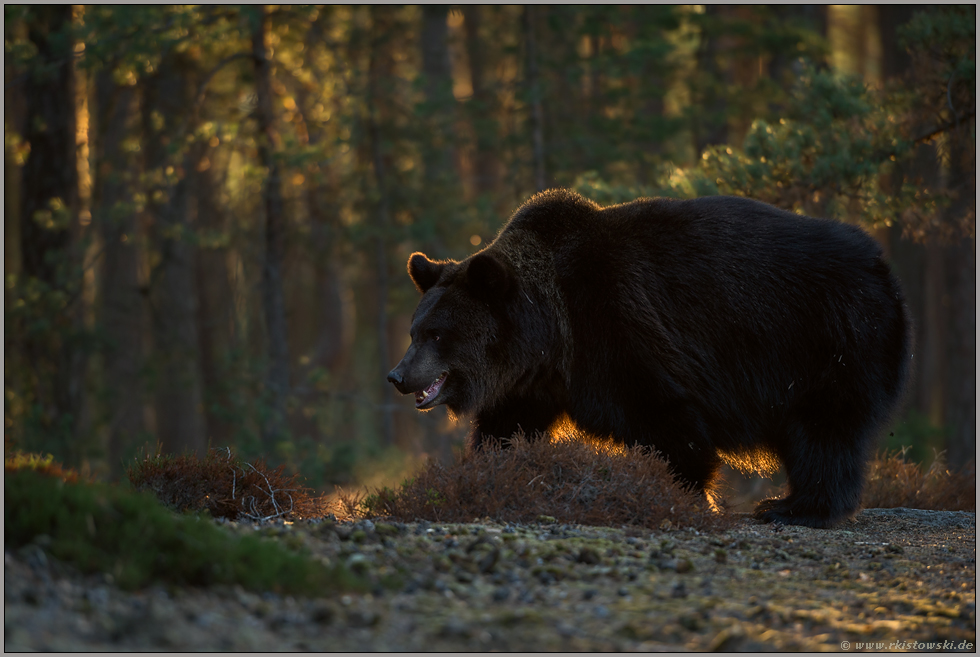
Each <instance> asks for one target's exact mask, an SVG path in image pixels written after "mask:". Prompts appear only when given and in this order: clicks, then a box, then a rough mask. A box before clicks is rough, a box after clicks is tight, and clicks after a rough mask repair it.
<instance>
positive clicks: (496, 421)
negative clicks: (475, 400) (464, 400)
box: [469, 399, 561, 450]
mask: <svg viewBox="0 0 980 657" xmlns="http://www.w3.org/2000/svg"><path fill="white" fill-rule="evenodd" d="M560 414H561V409H559V408H556V407H554V406H552V405H549V404H546V403H543V402H541V401H540V400H534V399H514V400H508V401H507V402H505V403H503V404H499V405H497V406H495V407H494V408H492V409H487V410H484V411H481V412H479V413H477V415H476V419H475V420H474V421H473V431H472V432H471V433H470V438H469V444H470V446H471V448H472V449H477V450H479V449H482V448H483V446H484V445H485V444H486V443H487V442H488V441H490V440H493V439H495V438H499V439H501V440H502V441H503V445H504V446H505V447H506V446H507V441H508V440H509V439H510V438H511V437H513V435H514V434H515V433H518V432H523V434H524V436H525V437H527V438H529V439H532V440H533V439H535V438H538V437H539V436H541V435H544V434H546V433H547V432H548V429H550V428H551V425H553V424H554V423H555V420H557V419H558V416H559V415H560Z"/></svg>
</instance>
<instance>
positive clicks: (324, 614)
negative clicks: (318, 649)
mask: <svg viewBox="0 0 980 657" xmlns="http://www.w3.org/2000/svg"><path fill="white" fill-rule="evenodd" d="M336 617H337V609H336V608H335V607H334V606H333V605H331V604H329V603H327V602H325V601H323V600H319V601H317V602H316V603H315V604H314V605H313V609H312V610H311V611H310V618H311V619H312V620H313V622H314V623H319V624H320V625H329V624H330V623H331V622H332V621H333V619H334V618H336Z"/></svg>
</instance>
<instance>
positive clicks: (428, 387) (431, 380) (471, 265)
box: [388, 251, 516, 415]
mask: <svg viewBox="0 0 980 657" xmlns="http://www.w3.org/2000/svg"><path fill="white" fill-rule="evenodd" d="M408 273H409V276H411V278H412V280H413V281H414V282H415V285H416V287H417V288H418V289H419V291H420V292H421V293H422V298H421V300H420V301H419V305H418V307H417V308H416V309H415V314H414V315H413V316H412V328H411V330H410V334H411V338H412V343H411V345H409V347H408V351H407V352H406V353H405V356H404V358H402V360H401V362H400V363H398V365H397V366H395V369H393V370H392V371H391V372H390V373H389V374H388V381H390V382H391V383H393V384H394V385H395V387H396V388H397V389H398V391H399V392H401V393H402V394H409V393H414V394H415V406H416V408H418V409H420V410H429V409H431V408H433V407H434V406H437V405H439V404H446V405H447V406H448V407H449V410H450V411H451V412H452V413H453V414H456V415H460V414H464V413H469V412H472V411H474V410H476V407H477V406H479V405H481V404H483V403H485V402H486V401H487V400H488V399H492V398H493V397H494V396H495V394H496V393H497V390H496V388H497V387H499V385H500V384H501V383H502V382H501V381H500V378H499V377H498V376H494V375H493V374H492V373H495V372H498V371H499V370H500V369H501V367H500V365H501V363H500V360H501V358H506V355H505V354H504V353H503V352H502V351H501V349H502V347H501V343H502V341H503V339H504V338H505V337H506V335H507V334H508V331H509V326H510V322H509V320H508V305H509V303H510V301H511V299H512V298H513V296H514V291H515V287H516V281H515V279H514V276H513V274H512V273H511V271H510V270H509V268H508V267H507V265H506V264H505V263H503V262H501V261H500V260H499V259H498V258H497V257H496V256H495V255H493V254H491V253H488V252H487V251H481V252H480V253H476V254H474V255H473V256H470V257H469V258H467V259H466V260H463V261H461V262H455V261H451V260H450V261H433V260H429V259H428V258H427V257H426V256H425V255H424V254H422V253H414V254H412V256H411V258H409V260H408Z"/></svg>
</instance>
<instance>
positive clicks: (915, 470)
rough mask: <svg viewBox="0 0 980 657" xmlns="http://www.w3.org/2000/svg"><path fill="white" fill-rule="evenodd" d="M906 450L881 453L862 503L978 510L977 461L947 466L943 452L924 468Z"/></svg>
mask: <svg viewBox="0 0 980 657" xmlns="http://www.w3.org/2000/svg"><path fill="white" fill-rule="evenodd" d="M905 452H906V450H904V449H901V450H896V451H893V452H890V451H885V452H882V453H881V454H879V455H878V456H877V457H876V458H875V459H874V461H872V462H871V466H870V468H869V472H868V481H867V484H866V486H865V489H864V497H863V499H862V504H863V506H864V507H865V508H880V509H889V508H894V507H899V506H904V507H908V508H912V509H942V510H946V511H976V508H977V500H976V491H977V480H976V464H975V463H974V462H973V461H971V462H969V463H968V464H966V466H965V467H964V468H963V469H961V470H960V471H956V472H951V471H950V470H948V469H947V466H946V461H945V459H944V458H943V455H942V454H939V455H937V457H936V460H935V461H933V463H932V465H930V466H929V469H928V470H926V471H925V472H923V470H922V467H921V466H920V465H918V464H917V463H911V462H909V461H906V460H905Z"/></svg>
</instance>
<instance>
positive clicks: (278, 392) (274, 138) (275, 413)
mask: <svg viewBox="0 0 980 657" xmlns="http://www.w3.org/2000/svg"><path fill="white" fill-rule="evenodd" d="M258 11H259V15H258V17H257V20H256V21H255V26H254V29H253V31H252V57H253V60H254V62H255V92H256V95H257V106H256V117H257V119H258V128H259V160H260V162H261V164H262V166H263V168H265V170H266V178H265V184H264V186H263V190H262V200H263V205H264V206H265V263H264V265H263V267H262V304H263V306H264V308H265V325H266V339H267V340H268V347H269V366H268V371H267V374H266V390H267V393H268V396H269V406H270V408H269V414H268V418H267V420H266V422H265V423H264V425H263V427H262V441H263V443H265V448H266V449H267V450H270V451H271V450H272V449H273V448H274V446H275V443H276V441H277V440H278V439H279V438H280V437H281V436H282V434H283V433H284V432H285V430H286V397H287V396H288V395H289V344H288V338H287V335H288V331H287V327H286V304H285V299H284V298H283V289H282V258H283V240H284V233H285V228H286V226H285V223H286V219H285V212H284V209H283V201H282V179H281V178H282V174H281V170H280V164H279V161H278V159H277V157H276V152H277V151H278V150H279V146H280V144H279V133H278V130H277V129H276V115H275V110H274V105H273V92H272V61H271V60H270V59H269V48H268V45H267V42H268V39H269V14H268V10H267V8H266V7H265V6H264V5H262V6H260V7H259V10H258Z"/></svg>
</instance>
